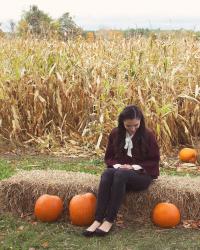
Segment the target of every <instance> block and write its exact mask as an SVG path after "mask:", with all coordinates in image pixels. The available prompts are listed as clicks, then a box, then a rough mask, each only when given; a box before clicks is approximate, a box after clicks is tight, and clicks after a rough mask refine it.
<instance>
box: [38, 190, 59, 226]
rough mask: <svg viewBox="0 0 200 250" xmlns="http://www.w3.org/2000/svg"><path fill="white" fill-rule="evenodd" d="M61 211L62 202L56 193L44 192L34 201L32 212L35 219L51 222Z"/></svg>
mask: <svg viewBox="0 0 200 250" xmlns="http://www.w3.org/2000/svg"><path fill="white" fill-rule="evenodd" d="M62 211H63V202H62V200H61V199H60V197H58V196H56V195H48V194H44V195H42V196H40V197H39V198H38V199H37V201H36V203H35V209H34V213H35V216H36V218H37V219H39V220H41V221H43V222H52V221H55V220H57V219H58V217H59V216H60V215H61V213H62Z"/></svg>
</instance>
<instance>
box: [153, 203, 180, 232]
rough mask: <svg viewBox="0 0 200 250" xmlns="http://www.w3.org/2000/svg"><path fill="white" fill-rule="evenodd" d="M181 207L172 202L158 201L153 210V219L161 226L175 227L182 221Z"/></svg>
mask: <svg viewBox="0 0 200 250" xmlns="http://www.w3.org/2000/svg"><path fill="white" fill-rule="evenodd" d="M180 218H181V216H180V212H179V209H178V208H177V207H176V206H175V205H174V204H172V203H168V202H162V203H158V204H157V205H156V206H155V207H154V209H153V211H152V221H153V222H154V224H156V225H157V226H160V227H166V228H168V227H174V226H176V225H177V224H178V223H179V222H180Z"/></svg>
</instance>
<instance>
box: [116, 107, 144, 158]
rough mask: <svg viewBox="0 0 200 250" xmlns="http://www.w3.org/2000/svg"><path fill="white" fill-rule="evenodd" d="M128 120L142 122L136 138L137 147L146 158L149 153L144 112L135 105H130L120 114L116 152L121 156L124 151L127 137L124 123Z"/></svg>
mask: <svg viewBox="0 0 200 250" xmlns="http://www.w3.org/2000/svg"><path fill="white" fill-rule="evenodd" d="M128 119H137V120H140V126H139V128H138V129H137V131H136V134H135V135H134V136H135V139H136V140H135V142H136V145H137V147H139V150H140V152H141V154H142V156H145V155H146V153H147V143H146V127H145V120H144V115H143V113H142V111H141V110H140V109H139V108H138V107H137V106H135V105H129V106H127V107H125V108H124V110H123V111H122V112H121V113H120V114H119V117H118V135H117V144H116V152H117V154H118V155H121V154H122V152H123V150H124V145H125V137H126V128H125V127H124V121H125V120H128Z"/></svg>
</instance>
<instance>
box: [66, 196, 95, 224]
mask: <svg viewBox="0 0 200 250" xmlns="http://www.w3.org/2000/svg"><path fill="white" fill-rule="evenodd" d="M95 210H96V197H95V195H94V194H92V193H85V194H80V195H75V196H74V197H73V198H72V199H71V201H70V203H69V217H70V220H71V222H72V224H74V225H77V226H87V225H89V224H91V223H92V222H93V221H94V214H95Z"/></svg>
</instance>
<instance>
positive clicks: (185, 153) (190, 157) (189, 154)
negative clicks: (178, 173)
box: [179, 148, 197, 163]
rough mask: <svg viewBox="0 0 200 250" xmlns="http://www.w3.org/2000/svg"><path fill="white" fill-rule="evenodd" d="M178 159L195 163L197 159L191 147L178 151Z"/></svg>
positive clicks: (195, 152)
mask: <svg viewBox="0 0 200 250" xmlns="http://www.w3.org/2000/svg"><path fill="white" fill-rule="evenodd" d="M179 159H180V160H181V161H184V162H192V163H195V162H196V160H197V151H196V150H195V149H193V148H183V149H181V150H180V152H179Z"/></svg>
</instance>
